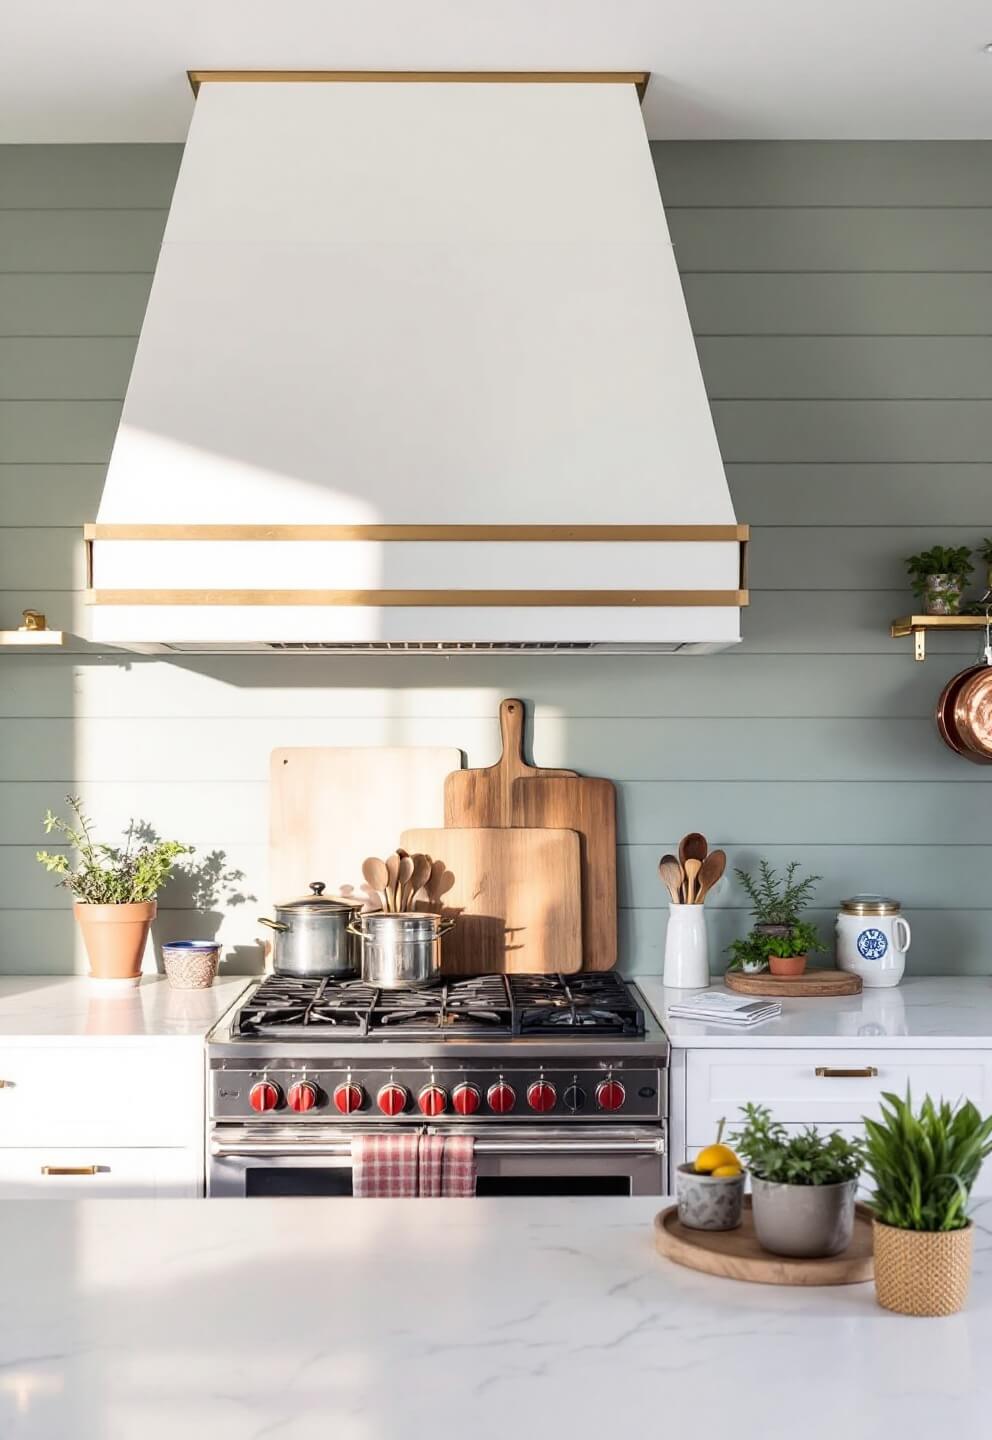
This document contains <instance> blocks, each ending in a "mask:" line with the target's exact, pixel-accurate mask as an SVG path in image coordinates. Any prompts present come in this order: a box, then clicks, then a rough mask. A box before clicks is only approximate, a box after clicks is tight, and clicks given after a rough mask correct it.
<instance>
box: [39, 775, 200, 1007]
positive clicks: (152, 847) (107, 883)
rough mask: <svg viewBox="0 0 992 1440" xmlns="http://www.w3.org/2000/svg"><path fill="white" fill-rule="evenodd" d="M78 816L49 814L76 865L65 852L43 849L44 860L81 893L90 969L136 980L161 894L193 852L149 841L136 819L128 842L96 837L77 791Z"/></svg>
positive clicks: (49, 829) (101, 976) (78, 910)
mask: <svg viewBox="0 0 992 1440" xmlns="http://www.w3.org/2000/svg"><path fill="white" fill-rule="evenodd" d="M66 804H67V805H68V806H69V808H70V809H71V810H72V813H73V817H74V818H73V819H72V820H63V819H61V817H60V816H58V815H54V814H53V813H52V811H51V810H49V811H48V813H47V814H46V816H45V834H46V835H52V834H55V835H59V836H61V837H64V840H65V843H66V844H67V845H68V846H69V847H70V848H71V849H73V850H75V851H76V852H77V853H78V856H79V860H78V863H77V865H76V866H75V867H73V865H72V862H71V860H70V858H69V856H68V855H66V854H65V853H63V852H59V853H58V854H54V855H53V854H50V853H49V852H48V851H47V850H39V851H38V857H37V858H38V860H39V861H40V862H41V864H42V865H44V867H45V869H46V870H48V871H49V872H50V873H51V874H53V875H58V876H60V877H61V878H60V879H59V882H58V883H59V885H61V886H64V887H65V888H66V889H67V890H69V891H71V893H72V895H73V896H74V897H75V904H74V905H73V913H74V914H75V916H76V919H77V920H78V922H79V928H80V930H81V931H82V935H83V943H84V944H85V946H86V953H87V955H88V956H89V962H90V974H91V976H92V978H93V979H96V980H118V981H136V980H138V979H140V976H141V959H142V956H143V954H144V950H145V942H146V941H147V939H148V931H149V928H150V926H151V923H152V921H153V920H154V918H155V914H156V910H157V908H158V907H157V902H156V899H155V897H156V896H157V894H158V892H159V890H161V888H162V886H163V885H164V884H165V882H166V881H167V880H168V878H169V874H170V872H171V870H172V866H173V863H174V861H175V860H176V858H177V857H178V856H180V855H188V854H191V853H192V850H191V847H190V846H189V845H181V844H180V843H179V842H178V841H177V840H143V839H142V838H141V827H140V826H138V825H136V824H135V823H134V821H132V822H131V824H130V826H129V827H128V829H127V831H126V835H125V844H124V845H123V846H117V845H105V844H103V843H102V842H100V841H97V840H95V839H94V838H93V825H92V821H91V820H90V819H89V817H88V816H87V815H86V814H85V812H84V811H83V808H82V801H81V800H80V799H79V798H78V797H77V796H75V795H67V796H66Z"/></svg>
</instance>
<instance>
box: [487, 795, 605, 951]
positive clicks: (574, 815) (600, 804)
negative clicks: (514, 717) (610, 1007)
mask: <svg viewBox="0 0 992 1440" xmlns="http://www.w3.org/2000/svg"><path fill="white" fill-rule="evenodd" d="M466 773H467V772H466ZM511 814H512V822H511V823H512V824H514V825H528V826H539V827H540V826H548V827H551V828H558V829H564V830H574V831H576V833H577V834H578V837H579V865H580V872H581V885H582V942H583V960H582V968H583V970H612V969H613V967H614V965H616V963H617V792H616V788H615V786H614V785H613V782H612V781H611V780H595V779H591V778H588V777H586V776H582V775H576V776H575V777H574V778H571V779H569V778H561V779H545V778H544V777H543V776H539V777H533V778H529V779H521V780H516V781H514V784H513V796H512V810H511Z"/></svg>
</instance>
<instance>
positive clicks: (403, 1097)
mask: <svg viewBox="0 0 992 1440" xmlns="http://www.w3.org/2000/svg"><path fill="white" fill-rule="evenodd" d="M409 1098H410V1097H409V1095H408V1094H407V1092H406V1087H405V1086H404V1085H396V1084H389V1085H383V1087H382V1089H381V1090H380V1091H379V1093H378V1095H377V1096H376V1097H375V1101H376V1104H377V1105H378V1107H379V1109H380V1110H381V1111H382V1113H383V1115H399V1114H401V1112H402V1111H404V1110H405V1109H406V1102H407V1100H409Z"/></svg>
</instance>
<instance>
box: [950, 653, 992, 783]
mask: <svg viewBox="0 0 992 1440" xmlns="http://www.w3.org/2000/svg"><path fill="white" fill-rule="evenodd" d="M953 720H954V729H955V730H956V732H957V735H958V739H959V740H960V741H961V742H962V743H963V745H964V747H965V748H964V750H963V751H962V752H961V753H962V754H963V755H964V757H965V759H966V760H974V761H975V763H976V764H978V765H992V666H990V665H982V666H981V667H980V669H979V673H978V674H977V675H971V676H969V678H968V679H967V680H965V681H964V682H963V684H962V685H961V687H960V689H959V690H958V692H957V698H956V699H955V701H954V711H953Z"/></svg>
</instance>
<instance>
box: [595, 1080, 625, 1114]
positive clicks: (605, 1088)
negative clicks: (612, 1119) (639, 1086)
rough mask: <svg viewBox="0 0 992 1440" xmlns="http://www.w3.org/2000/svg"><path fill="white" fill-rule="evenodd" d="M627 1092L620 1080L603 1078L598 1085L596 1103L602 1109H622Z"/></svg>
mask: <svg viewBox="0 0 992 1440" xmlns="http://www.w3.org/2000/svg"><path fill="white" fill-rule="evenodd" d="M626 1098H627V1092H626V1090H625V1089H624V1088H623V1086H622V1085H621V1084H620V1081H619V1080H602V1081H600V1083H599V1084H598V1085H597V1086H596V1104H597V1105H598V1106H599V1108H600V1110H622V1109H623V1102H624V1101H625V1100H626Z"/></svg>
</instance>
